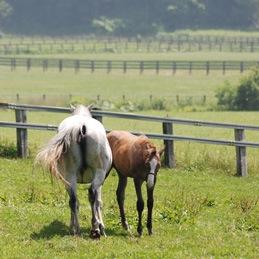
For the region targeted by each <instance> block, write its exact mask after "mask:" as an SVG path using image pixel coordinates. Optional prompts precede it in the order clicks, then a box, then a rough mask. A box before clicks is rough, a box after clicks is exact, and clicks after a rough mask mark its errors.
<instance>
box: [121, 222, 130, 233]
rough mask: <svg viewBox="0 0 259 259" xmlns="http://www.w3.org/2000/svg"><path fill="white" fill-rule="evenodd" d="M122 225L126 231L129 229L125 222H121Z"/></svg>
mask: <svg viewBox="0 0 259 259" xmlns="http://www.w3.org/2000/svg"><path fill="white" fill-rule="evenodd" d="M122 227H123V228H124V229H125V230H127V231H128V230H129V224H128V223H127V222H125V223H122Z"/></svg>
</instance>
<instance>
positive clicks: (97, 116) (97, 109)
mask: <svg viewBox="0 0 259 259" xmlns="http://www.w3.org/2000/svg"><path fill="white" fill-rule="evenodd" d="M100 110H101V109H100V108H96V107H94V108H92V111H100ZM93 118H94V119H96V120H98V121H100V122H101V123H103V116H102V115H93Z"/></svg>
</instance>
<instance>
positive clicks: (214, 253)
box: [0, 158, 259, 258]
mask: <svg viewBox="0 0 259 259" xmlns="http://www.w3.org/2000/svg"><path fill="white" fill-rule="evenodd" d="M0 162H1V168H0V207H1V210H0V234H1V239H0V245H1V252H0V253H1V254H0V255H1V257H3V258H14V257H15V258H23V257H39V258H50V257H54V258H61V257H62V258H67V257H73V258H80V257H85V256H87V257H93V258H125V256H127V258H136V257H137V258H145V257H147V256H148V257H150V258H179V257H181V258H183V257H184V258H193V257H205V258H206V257H245V258H256V256H257V255H258V253H259V251H258V241H259V240H258V239H259V236H258V229H259V226H258V222H259V219H258V215H259V206H258V199H259V197H258V191H259V189H258V183H259V178H258V175H257V176H249V177H248V178H245V179H240V178H235V177H233V176H229V175H227V174H226V173H225V171H224V170H221V169H215V168H210V169H209V168H207V167H206V165H205V164H204V166H205V168H198V167H195V166H194V167H186V168H185V169H184V168H178V169H175V170H166V169H162V170H161V171H160V173H159V176H158V181H157V186H156V189H155V207H154V215H153V228H154V234H153V236H148V235H147V231H146V229H145V230H144V235H143V237H142V238H139V237H137V234H136V233H137V232H136V227H137V226H136V225H137V211H136V205H135V199H136V197H135V193H134V187H133V183H132V182H129V184H128V188H127V190H126V205H125V207H126V213H127V217H128V221H129V224H130V225H131V228H132V229H131V232H132V233H131V234H128V233H126V232H125V231H124V230H122V228H121V226H120V224H119V211H118V208H117V204H116V198H115V190H116V186H117V176H116V175H115V172H112V173H111V175H110V176H109V177H108V178H107V180H106V182H105V184H104V187H103V202H104V206H103V214H104V221H105V224H106V230H107V235H108V237H107V238H102V239H101V240H100V241H93V240H91V239H90V238H89V231H90V228H89V227H90V224H89V222H90V218H91V215H90V213H91V212H90V207H89V203H88V201H87V200H86V186H84V185H81V186H80V188H79V200H80V206H81V207H80V214H79V215H80V217H79V219H80V222H81V227H82V235H81V236H80V237H73V236H70V235H69V228H68V223H69V217H70V216H69V208H68V196H67V195H66V193H65V191H64V188H63V186H62V184H57V183H53V184H51V181H50V178H49V176H48V175H45V174H43V173H42V172H41V170H39V169H38V168H37V169H36V170H35V171H34V172H32V168H33V164H32V163H33V162H32V160H31V159H28V160H23V161H22V160H16V159H8V158H0ZM144 196H145V192H144ZM144 220H146V210H144Z"/></svg>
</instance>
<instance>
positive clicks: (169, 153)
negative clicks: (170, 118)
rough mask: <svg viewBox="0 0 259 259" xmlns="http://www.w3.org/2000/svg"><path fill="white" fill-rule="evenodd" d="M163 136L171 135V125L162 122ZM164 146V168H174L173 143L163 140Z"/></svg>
mask: <svg viewBox="0 0 259 259" xmlns="http://www.w3.org/2000/svg"><path fill="white" fill-rule="evenodd" d="M163 134H169V135H172V134H173V124H172V123H168V122H163ZM164 145H165V153H164V156H165V166H166V167H169V168H173V167H175V155H174V142H173V140H164Z"/></svg>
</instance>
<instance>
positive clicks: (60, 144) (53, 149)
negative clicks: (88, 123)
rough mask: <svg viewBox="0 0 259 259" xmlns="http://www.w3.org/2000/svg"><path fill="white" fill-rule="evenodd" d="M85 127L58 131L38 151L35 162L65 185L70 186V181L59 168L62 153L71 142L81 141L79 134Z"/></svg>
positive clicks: (80, 134) (81, 133)
mask: <svg viewBox="0 0 259 259" xmlns="http://www.w3.org/2000/svg"><path fill="white" fill-rule="evenodd" d="M85 129H86V127H85V125H83V126H82V125H80V126H79V127H73V128H69V129H65V130H61V131H59V132H58V133H57V134H56V135H55V136H54V137H53V138H52V139H51V140H50V141H49V143H48V144H47V145H45V146H44V147H43V148H42V149H41V150H40V151H39V152H38V154H37V156H36V158H35V163H36V164H41V165H42V166H43V168H44V169H46V170H49V171H50V173H51V175H52V176H53V177H55V178H57V179H60V180H61V181H62V182H63V183H64V184H65V185H67V186H70V183H69V182H68V181H67V180H66V179H65V178H64V176H63V175H62V173H61V172H60V168H61V167H62V165H64V161H63V159H64V154H65V153H66V151H67V150H68V148H69V147H70V145H71V143H72V142H74V143H75V142H76V143H79V142H81V136H82V135H85V134H86V130H85Z"/></svg>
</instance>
